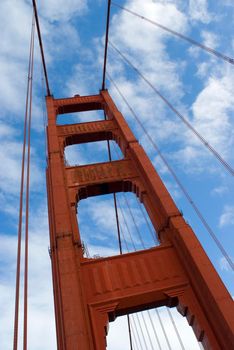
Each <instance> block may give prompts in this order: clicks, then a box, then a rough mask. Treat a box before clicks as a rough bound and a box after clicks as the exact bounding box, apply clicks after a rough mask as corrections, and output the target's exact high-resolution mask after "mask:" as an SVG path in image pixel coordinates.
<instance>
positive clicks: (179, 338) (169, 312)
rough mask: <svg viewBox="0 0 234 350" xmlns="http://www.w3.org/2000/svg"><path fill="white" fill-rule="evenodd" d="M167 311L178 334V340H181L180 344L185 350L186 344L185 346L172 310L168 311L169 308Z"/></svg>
mask: <svg viewBox="0 0 234 350" xmlns="http://www.w3.org/2000/svg"><path fill="white" fill-rule="evenodd" d="M166 310H167V312H168V315H169V317H170V319H171V322H172V325H173V327H174V330H175V332H176V334H177V338H178V340H179V343H180V346H181V349H183V350H185V347H184V344H183V342H182V339H181V336H180V333H179V331H178V329H177V327H176V323H175V321H174V319H173V316H172V313H171V310H170V309H168V308H167V307H166Z"/></svg>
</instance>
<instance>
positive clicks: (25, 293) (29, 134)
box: [23, 16, 35, 350]
mask: <svg viewBox="0 0 234 350" xmlns="http://www.w3.org/2000/svg"><path fill="white" fill-rule="evenodd" d="M32 34H33V35H32V55H31V73H30V88H29V113H28V114H29V115H28V145H27V150H28V154H27V175H26V198H25V200H26V208H25V253H24V255H25V257H24V259H25V261H24V331H23V350H27V340H28V329H27V328H28V327H27V326H28V224H29V191H30V156H31V121H32V85H33V69H34V34H35V17H34V16H33V24H32Z"/></svg>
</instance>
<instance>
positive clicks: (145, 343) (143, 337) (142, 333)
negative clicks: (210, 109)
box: [136, 313, 148, 350]
mask: <svg viewBox="0 0 234 350" xmlns="http://www.w3.org/2000/svg"><path fill="white" fill-rule="evenodd" d="M136 318H137V321H138V325H139V328H140V331H141V335H142V339H143V342H144V345H145V348H146V350H148V347H147V342H146V339H145V335H144V332H143V329H142V327H141V323H140V320H139V316H138V313H136Z"/></svg>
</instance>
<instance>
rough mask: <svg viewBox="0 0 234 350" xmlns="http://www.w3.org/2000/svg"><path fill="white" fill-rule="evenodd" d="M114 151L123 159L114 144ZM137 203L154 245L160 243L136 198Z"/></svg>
mask: <svg viewBox="0 0 234 350" xmlns="http://www.w3.org/2000/svg"><path fill="white" fill-rule="evenodd" d="M114 150H115V153H116V155H117V158H118V159H120V158H121V157H120V154H119V152H118V149H117V146H116V145H115V144H114ZM136 202H137V205H138V208H139V209H140V211H141V214H142V216H143V217H144V220H145V222H146V225H147V227H148V230H149V232H150V234H151V237H152V239H153V241H154V243H155V244H156V243H159V241H158V240H157V236H156V235H155V234H154V232H153V230H152V228H151V227H150V224H149V222H148V220H147V217H146V215H145V213H144V211H143V209H142V207H141V204H140V201H139V199H138V198H136Z"/></svg>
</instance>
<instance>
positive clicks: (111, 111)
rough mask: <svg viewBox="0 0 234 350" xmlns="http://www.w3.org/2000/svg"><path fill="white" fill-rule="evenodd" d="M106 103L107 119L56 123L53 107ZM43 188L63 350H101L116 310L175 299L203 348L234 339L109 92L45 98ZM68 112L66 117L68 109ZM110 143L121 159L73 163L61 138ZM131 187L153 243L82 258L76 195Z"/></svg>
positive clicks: (206, 263)
mask: <svg viewBox="0 0 234 350" xmlns="http://www.w3.org/2000/svg"><path fill="white" fill-rule="evenodd" d="M97 109H103V110H104V111H105V113H106V115H107V120H106V121H97V122H89V123H80V124H73V125H57V124H56V119H57V115H58V114H66V113H71V112H77V111H89V110H97ZM47 111H48V169H47V189H48V207H49V223H50V244H51V261H52V271H53V286H54V302H55V317H56V329H57V340H58V349H59V350H75V349H78V350H79V349H80V350H104V349H105V348H106V334H107V332H108V323H109V321H113V320H114V319H115V318H116V317H118V316H120V315H125V314H128V313H132V312H136V311H140V310H145V309H149V308H152V307H157V306H161V305H167V306H171V307H172V306H177V308H178V310H179V311H180V312H181V313H182V314H183V315H184V316H186V317H187V319H188V322H189V324H190V325H191V326H192V327H193V329H194V332H195V334H196V336H197V338H198V340H200V341H201V342H202V343H203V346H204V347H205V349H212V350H230V349H231V348H232V346H233V344H234V336H233V329H234V307H233V301H232V298H231V296H230V295H229V293H228V291H227V290H226V288H225V286H224V285H223V283H222V281H221V279H220V278H219V276H218V274H217V272H216V271H215V269H214V267H213V266H212V264H211V262H210V260H209V259H208V257H207V255H206V253H205V251H204V250H203V248H202V247H201V245H200V243H199V241H198V240H197V238H196V236H195V234H194V232H193V231H192V229H191V227H190V226H189V225H188V224H187V223H186V222H185V221H184V219H183V217H182V215H181V213H180V211H179V210H178V208H177V207H176V205H175V203H174V202H173V200H172V198H171V196H170V194H169V192H168V191H167V189H166V187H165V186H164V184H163V182H162V180H161V179H160V177H159V175H158V174H157V172H156V171H155V169H154V167H153V165H152V163H151V162H150V160H149V158H148V157H147V155H146V153H145V151H144V150H143V148H142V147H141V146H140V145H139V143H138V141H137V140H136V138H135V136H134V135H133V133H132V131H131V130H130V128H129V126H128V125H127V123H126V121H125V119H124V117H123V116H122V114H121V113H120V112H119V111H118V109H117V108H116V106H115V105H114V103H113V101H112V99H111V97H110V95H109V93H108V91H106V90H105V91H101V92H100V94H99V95H94V96H82V97H80V96H75V97H73V98H67V99H54V98H53V97H52V96H49V97H47ZM64 118H65V116H64ZM110 139H112V140H115V141H116V142H117V143H118V145H119V147H120V148H121V150H122V152H123V155H124V159H123V160H120V161H113V162H111V163H110V162H107V163H101V164H100V163H99V164H91V165H86V166H75V167H69V166H66V165H65V159H64V148H65V147H66V146H67V145H72V144H78V143H84V142H93V141H101V140H110ZM120 191H125V192H126V191H131V192H134V193H135V194H136V195H137V196H138V197H139V198H140V200H141V202H142V203H143V204H144V205H145V208H146V210H147V212H148V214H149V217H150V219H151V221H152V224H153V225H154V227H155V230H156V232H158V238H159V240H160V242H161V244H160V246H159V247H156V248H153V249H147V250H143V251H139V252H135V253H128V254H123V255H121V256H115V257H110V258H105V259H103V258H100V259H87V258H84V256H83V251H82V245H81V239H80V234H79V228H78V222H77V217H76V208H77V205H78V203H79V201H80V200H82V199H85V198H87V197H90V196H97V195H102V194H107V193H116V192H120Z"/></svg>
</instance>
